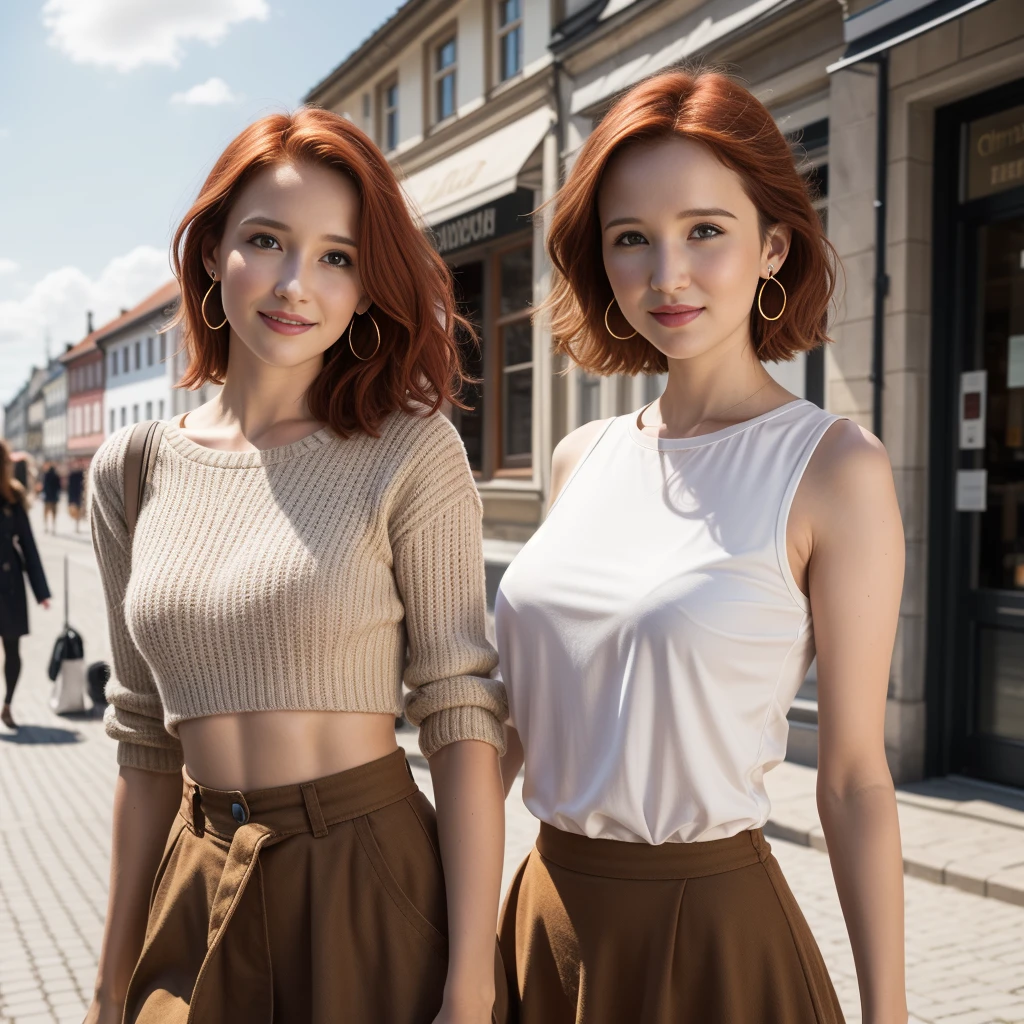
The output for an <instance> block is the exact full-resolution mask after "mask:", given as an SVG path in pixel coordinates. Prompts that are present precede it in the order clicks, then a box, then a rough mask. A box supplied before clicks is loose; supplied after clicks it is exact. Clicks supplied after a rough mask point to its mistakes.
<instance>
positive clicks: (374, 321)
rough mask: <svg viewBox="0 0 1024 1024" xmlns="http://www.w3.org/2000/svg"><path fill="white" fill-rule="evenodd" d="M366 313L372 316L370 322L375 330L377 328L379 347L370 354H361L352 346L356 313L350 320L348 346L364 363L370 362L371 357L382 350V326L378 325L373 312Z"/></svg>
mask: <svg viewBox="0 0 1024 1024" xmlns="http://www.w3.org/2000/svg"><path fill="white" fill-rule="evenodd" d="M366 315H367V316H368V317H369V318H370V323H372V324H373V327H374V330H376V332H377V347H376V348H375V349H374V350H373V351H372V352H371V353H370V354H369V355H368V356H361V355H360V354H359V353H358V352H357V351H356V350H355V349H354V348H353V347H352V325H353V324H354V323H355V322H356V318H355V315H354V314H353V316H352V319H351V320H350V321H349V322H348V347H349V351H350V352H351V353H352V355H354V356H355V357H356V359H359V360H361V361H362V362H364V363H365V362H368V361H369V360H370V359H372V358H373V357H374V356H375V355H376V354H377V353H378V352H379V351H380V328H379V327H378V326H377V321H376V320H374V319H373V314H372V313H367V314H366Z"/></svg>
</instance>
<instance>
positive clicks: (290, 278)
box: [274, 257, 305, 302]
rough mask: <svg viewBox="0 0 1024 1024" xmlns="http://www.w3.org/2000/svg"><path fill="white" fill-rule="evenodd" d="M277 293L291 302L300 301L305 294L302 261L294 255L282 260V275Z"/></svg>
mask: <svg viewBox="0 0 1024 1024" xmlns="http://www.w3.org/2000/svg"><path fill="white" fill-rule="evenodd" d="M274 292H275V294H276V295H277V296H278V297H280V298H282V299H287V300H288V301H289V302H299V301H300V300H301V299H302V298H303V297H304V295H305V286H304V284H303V280H302V261H301V260H299V259H297V258H295V257H293V258H291V259H285V260H283V261H282V266H281V276H280V278H278V281H277V287H276V288H275V289H274Z"/></svg>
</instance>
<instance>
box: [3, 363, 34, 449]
mask: <svg viewBox="0 0 1024 1024" xmlns="http://www.w3.org/2000/svg"><path fill="white" fill-rule="evenodd" d="M32 372H33V373H35V368H34V367H33V370H32ZM28 393H29V381H26V382H25V383H24V384H23V385H22V387H21V390H20V391H19V392H18V393H17V394H16V395H15V396H14V397H13V398H12V399H11V400H10V402H8V403H7V405H5V406H4V440H5V441H6V442H7V443H8V445H10V448H11V451H16V452H17V451H24V450H25V444H26V442H27V441H28Z"/></svg>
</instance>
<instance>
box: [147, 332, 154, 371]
mask: <svg viewBox="0 0 1024 1024" xmlns="http://www.w3.org/2000/svg"><path fill="white" fill-rule="evenodd" d="M146 365H147V366H152V365H153V336H152V335H150V336H149V337H148V338H146Z"/></svg>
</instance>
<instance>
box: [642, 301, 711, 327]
mask: <svg viewBox="0 0 1024 1024" xmlns="http://www.w3.org/2000/svg"><path fill="white" fill-rule="evenodd" d="M703 312H704V307H703V306H684V305H678V306H658V307H657V308H656V309H652V310H651V311H650V313H651V316H653V317H654V319H655V320H657V321H658V323H659V324H661V326H662V327H682V326H683V325H684V324H689V323H693V321H694V320H696V319H697V317H699V316H700V315H701V313H703Z"/></svg>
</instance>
